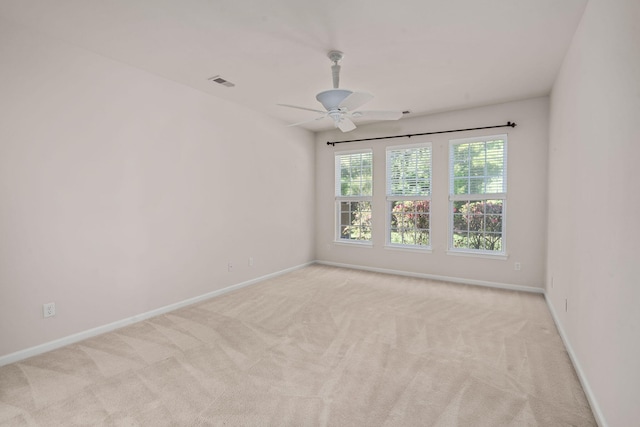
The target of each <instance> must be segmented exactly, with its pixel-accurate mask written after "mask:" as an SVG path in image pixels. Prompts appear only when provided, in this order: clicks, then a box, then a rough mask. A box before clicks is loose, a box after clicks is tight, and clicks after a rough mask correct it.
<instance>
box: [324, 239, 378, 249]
mask: <svg viewBox="0 0 640 427" xmlns="http://www.w3.org/2000/svg"><path fill="white" fill-rule="evenodd" d="M333 244H334V245H338V246H351V247H354V246H356V247H360V248H373V242H372V241H371V240H356V239H341V240H334V241H333Z"/></svg>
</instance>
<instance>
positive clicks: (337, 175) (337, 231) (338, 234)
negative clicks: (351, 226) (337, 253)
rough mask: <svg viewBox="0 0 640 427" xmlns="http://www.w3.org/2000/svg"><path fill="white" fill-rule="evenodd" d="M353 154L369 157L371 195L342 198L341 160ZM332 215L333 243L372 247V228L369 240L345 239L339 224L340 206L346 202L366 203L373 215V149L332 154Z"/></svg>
mask: <svg viewBox="0 0 640 427" xmlns="http://www.w3.org/2000/svg"><path fill="white" fill-rule="evenodd" d="M354 154H370V155H371V183H370V185H371V194H370V195H358V196H343V195H342V194H341V187H342V186H341V184H342V180H341V172H342V169H341V158H342V157H343V156H350V155H354ZM334 158H335V160H334V168H335V170H334V179H335V190H334V200H335V202H334V213H335V226H334V243H339V244H347V245H361V246H372V245H373V227H371V237H370V238H369V239H346V238H343V237H342V225H343V224H342V222H341V219H342V218H341V213H342V210H341V204H342V203H348V202H368V203H369V206H370V207H371V214H372V215H373V192H374V165H373V149H371V148H364V149H360V150H348V151H336V152H334Z"/></svg>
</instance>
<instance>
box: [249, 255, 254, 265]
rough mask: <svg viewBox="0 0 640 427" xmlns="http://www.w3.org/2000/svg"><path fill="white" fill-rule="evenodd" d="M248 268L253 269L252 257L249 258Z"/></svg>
mask: <svg viewBox="0 0 640 427" xmlns="http://www.w3.org/2000/svg"><path fill="white" fill-rule="evenodd" d="M249 267H253V257H252V256H250V257H249Z"/></svg>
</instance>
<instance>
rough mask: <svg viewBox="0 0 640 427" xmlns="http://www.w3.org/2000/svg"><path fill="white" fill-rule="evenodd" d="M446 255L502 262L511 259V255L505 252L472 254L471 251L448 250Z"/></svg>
mask: <svg viewBox="0 0 640 427" xmlns="http://www.w3.org/2000/svg"><path fill="white" fill-rule="evenodd" d="M446 253H447V255H453V256H468V257H475V258H484V259H497V260H501V261H506V260H507V259H509V255H508V254H505V253H503V252H495V253H491V252H486V251H484V252H483V251H478V252H471V250H463V249H460V250H455V249H449V250H447V252H446Z"/></svg>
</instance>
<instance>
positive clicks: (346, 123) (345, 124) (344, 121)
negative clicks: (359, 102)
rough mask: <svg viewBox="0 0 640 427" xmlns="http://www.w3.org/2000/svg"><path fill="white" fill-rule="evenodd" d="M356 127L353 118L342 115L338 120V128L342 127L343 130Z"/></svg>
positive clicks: (347, 130)
mask: <svg viewBox="0 0 640 427" xmlns="http://www.w3.org/2000/svg"><path fill="white" fill-rule="evenodd" d="M355 128H356V125H355V124H353V122H352V121H351V119H349V118H347V117H342V118H341V119H340V121H339V122H338V129H340V130H341V131H342V132H349V131H352V130H354V129H355Z"/></svg>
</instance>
